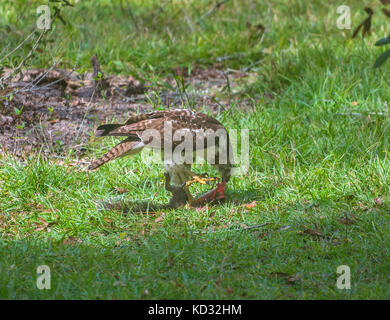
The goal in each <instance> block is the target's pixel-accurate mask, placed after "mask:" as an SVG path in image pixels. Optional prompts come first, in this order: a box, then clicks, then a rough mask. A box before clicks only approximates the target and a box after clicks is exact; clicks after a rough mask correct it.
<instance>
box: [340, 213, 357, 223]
mask: <svg viewBox="0 0 390 320" xmlns="http://www.w3.org/2000/svg"><path fill="white" fill-rule="evenodd" d="M339 222H340V223H342V224H345V225H350V224H354V223H356V222H357V221H356V218H355V216H354V215H353V214H351V217H348V216H347V215H345V216H344V218H340V219H339Z"/></svg>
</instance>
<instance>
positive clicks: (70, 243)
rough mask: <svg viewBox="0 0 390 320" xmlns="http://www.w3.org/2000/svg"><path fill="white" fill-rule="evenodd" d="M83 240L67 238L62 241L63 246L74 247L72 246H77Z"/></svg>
mask: <svg viewBox="0 0 390 320" xmlns="http://www.w3.org/2000/svg"><path fill="white" fill-rule="evenodd" d="M82 242H83V240H81V239H80V238H76V237H69V238H67V239H65V240H64V241H62V243H63V244H68V245H74V244H78V243H82Z"/></svg>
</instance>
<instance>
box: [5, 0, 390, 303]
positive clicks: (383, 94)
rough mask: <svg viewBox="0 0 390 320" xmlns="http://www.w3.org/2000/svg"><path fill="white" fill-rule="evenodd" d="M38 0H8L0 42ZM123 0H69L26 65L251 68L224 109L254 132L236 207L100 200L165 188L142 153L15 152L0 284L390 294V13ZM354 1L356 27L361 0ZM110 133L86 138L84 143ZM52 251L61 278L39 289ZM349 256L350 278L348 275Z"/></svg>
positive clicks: (187, 294) (73, 295)
mask: <svg viewBox="0 0 390 320" xmlns="http://www.w3.org/2000/svg"><path fill="white" fill-rule="evenodd" d="M29 2H31V1H16V4H14V3H13V2H12V4H9V3H10V2H7V1H5V2H4V3H3V2H2V3H1V4H0V13H1V14H3V13H4V17H5V18H4V20H3V21H2V22H1V23H2V24H3V25H1V26H0V44H1V46H0V48H3V51H2V52H1V55H4V54H5V52H9V51H10V50H12V48H14V47H16V46H17V44H18V43H20V41H21V40H22V39H24V37H25V36H26V35H28V34H29V32H31V30H32V27H33V23H35V18H36V16H35V15H34V12H35V9H34V4H30V7H29V10H26V12H25V14H24V19H18V18H17V17H18V16H19V14H20V13H21V12H22V11H23V8H24V7H23V6H27V5H28V3H29ZM113 2H114V3H115V4H112V3H111V1H100V2H99V4H98V5H96V3H95V2H93V1H82V2H81V1H80V2H79V3H77V5H76V6H75V7H74V8H65V9H66V10H64V12H63V17H64V19H65V20H66V21H68V24H67V25H66V26H63V25H61V23H57V24H56V27H55V28H54V29H53V30H51V31H50V34H49V35H48V38H47V40H46V42H45V43H44V44H43V45H44V47H43V48H42V50H44V52H48V54H38V55H36V56H34V57H32V59H31V60H29V63H30V64H31V66H32V67H46V68H49V67H50V66H51V65H52V63H53V60H56V59H58V58H60V57H61V59H62V60H61V63H60V64H59V67H61V68H72V67H73V66H74V65H75V63H76V61H77V64H78V66H79V69H82V68H86V69H87V68H89V65H90V63H89V58H90V57H91V55H92V54H93V53H94V52H97V53H98V54H99V57H100V61H101V65H102V68H103V69H104V71H105V72H107V73H108V74H118V73H120V74H132V75H133V76H136V77H139V78H142V79H147V80H149V81H155V82H159V81H160V80H161V79H164V77H166V76H167V75H169V74H171V72H172V70H173V69H174V68H177V67H193V66H200V67H203V68H220V69H223V70H227V69H234V70H245V72H246V76H245V77H243V78H242V79H241V80H240V81H238V82H237V85H236V86H235V87H234V88H232V92H231V93H229V92H226V91H225V92H221V93H220V95H221V97H225V98H226V99H230V98H232V96H234V99H233V98H232V99H231V101H232V102H231V103H232V107H231V108H230V109H229V110H227V111H225V112H220V113H219V114H218V115H217V116H216V118H217V119H218V120H219V121H221V122H222V123H223V124H224V125H225V126H226V127H227V128H228V129H241V128H247V129H250V169H249V171H248V173H247V174H246V175H242V176H237V177H233V178H232V180H231V181H230V182H229V184H228V190H227V201H226V203H224V204H219V205H213V206H211V205H210V206H208V207H205V208H202V209H201V210H195V209H185V208H184V209H179V210H158V211H157V212H152V213H146V214H143V213H137V212H136V213H132V212H129V213H127V214H124V213H123V212H119V211H117V210H102V208H101V206H100V205H99V203H100V201H101V200H107V201H109V200H112V199H117V198H119V197H122V198H123V199H125V200H126V201H153V202H156V203H166V202H167V201H168V200H169V197H170V194H169V193H168V192H167V191H165V189H164V176H163V170H162V165H161V164H158V163H154V162H149V161H145V159H147V157H146V155H145V154H138V155H137V156H135V157H132V158H124V159H119V160H116V161H113V162H111V163H109V164H107V165H105V166H103V167H101V168H100V169H99V170H97V171H96V172H86V171H84V170H81V169H80V167H78V166H74V165H72V164H74V163H75V162H77V160H78V159H77V158H76V156H75V155H74V153H72V151H71V150H70V151H69V152H68V153H67V154H66V157H65V158H61V159H62V160H63V161H59V158H55V157H53V158H47V157H43V156H40V154H39V153H37V155H36V156H29V157H26V158H25V159H22V158H20V157H19V158H17V157H15V156H13V155H11V154H6V153H2V154H1V155H0V232H1V238H0V298H3V299H14V298H18V299H389V298H390V258H389V257H390V232H389V231H390V192H389V185H390V149H389V146H390V135H389V130H390V118H389V116H388V114H389V109H388V105H387V101H388V100H389V98H390V88H389V81H388V72H389V65H388V64H385V65H384V66H383V68H381V69H379V70H374V69H372V65H373V62H374V61H375V58H376V57H377V56H378V55H379V54H380V53H381V52H382V51H381V50H382V49H380V48H377V47H374V45H373V44H374V43H375V41H376V40H378V39H380V38H382V37H384V36H387V35H388V31H387V30H388V26H389V24H388V23H386V22H387V21H386V20H385V18H384V15H383V14H382V13H379V10H376V11H377V19H374V20H373V32H372V34H371V37H369V38H366V39H364V40H362V39H361V38H358V39H351V33H352V32H351V31H350V30H346V31H342V30H339V29H337V27H336V20H337V18H338V17H339V15H338V14H337V13H336V10H337V7H338V6H339V5H340V3H339V1H328V2H326V3H320V1H318V2H315V1H307V0H294V1H282V0H275V1H269V2H268V1H249V0H243V1H238V0H231V1H228V2H226V3H225V4H224V6H223V7H222V8H219V9H216V10H214V11H213V12H211V13H210V14H208V15H207V13H208V12H209V11H210V9H212V8H213V7H214V5H215V2H214V1H166V2H160V1H151V0H149V1H131V2H130V3H131V14H130V13H129V11H128V8H127V9H126V4H125V1H123V3H124V8H125V9H124V10H121V9H120V1H113ZM370 3H371V2H370V1H364V4H366V5H369V4H370ZM287 4H288V5H287ZM343 4H346V5H350V7H351V13H352V26H353V27H356V26H357V25H358V24H359V23H360V22H361V21H362V20H363V19H364V18H365V13H364V11H363V8H364V5H363V4H358V3H357V2H356V1H343ZM126 10H127V11H126ZM5 13H6V14H5ZM205 14H206V15H205ZM247 22H249V23H250V24H251V25H252V27H250V26H247ZM259 23H261V24H262V25H263V26H264V27H265V32H264V34H261V32H259V30H257V29H256V28H255V27H254V26H255V25H257V24H259ZM10 26H12V28H11V27H10ZM28 50H29V48H28V47H27V48H21V49H20V50H18V51H17V53H16V54H15V55H13V56H12V57H10V58H7V59H6V60H5V61H2V62H1V63H3V64H4V65H5V66H8V67H13V66H16V65H17V64H18V62H20V60H21V59H22V58H23V57H24V56H25V55H26V54H27V53H28ZM243 100H245V101H247V107H246V108H242V104H240V102H241V101H243ZM183 107H186V106H185V105H183ZM197 107H198V108H199V110H203V111H204V112H208V109H207V106H202V105H199V106H197ZM386 114H387V116H386ZM92 130H93V128H91V132H92ZM114 143H115V140H110V139H107V140H105V141H104V142H103V141H101V140H100V141H93V140H91V142H90V144H88V145H87V146H86V148H87V150H88V151H87V158H93V157H96V156H100V155H102V154H103V153H104V151H105V150H106V149H107V148H108V147H109V146H113V145H114ZM103 149H104V150H103ZM201 169H202V168H198V171H199V172H201ZM115 187H116V188H115ZM118 188H123V189H127V190H129V192H128V193H125V194H119V193H118ZM194 191H199V190H195V189H194ZM259 224H261V225H262V224H264V225H262V226H258V227H256V228H247V227H248V226H254V225H259ZM39 265H48V266H49V267H50V269H51V275H52V279H51V289H50V290H38V289H37V286H36V279H37V276H38V275H37V273H36V269H37V267H38V266H39ZM340 265H347V266H349V267H350V270H351V289H350V290H340V289H338V288H337V287H336V281H337V277H338V276H339V274H337V268H338V267H339V266H340Z"/></svg>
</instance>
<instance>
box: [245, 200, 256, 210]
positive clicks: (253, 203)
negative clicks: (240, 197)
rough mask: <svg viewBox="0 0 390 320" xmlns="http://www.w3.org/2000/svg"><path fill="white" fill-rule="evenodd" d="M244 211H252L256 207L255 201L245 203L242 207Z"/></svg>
mask: <svg viewBox="0 0 390 320" xmlns="http://www.w3.org/2000/svg"><path fill="white" fill-rule="evenodd" d="M244 206H245V208H246V209H252V208H254V207H256V201H252V202H251V203H247V204H245V205H244Z"/></svg>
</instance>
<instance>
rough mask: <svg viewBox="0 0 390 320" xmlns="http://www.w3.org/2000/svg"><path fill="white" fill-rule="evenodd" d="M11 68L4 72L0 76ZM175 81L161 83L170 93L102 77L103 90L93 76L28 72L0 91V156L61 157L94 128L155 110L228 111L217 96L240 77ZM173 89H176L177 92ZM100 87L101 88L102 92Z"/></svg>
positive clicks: (218, 74) (190, 75) (195, 73)
mask: <svg viewBox="0 0 390 320" xmlns="http://www.w3.org/2000/svg"><path fill="white" fill-rule="evenodd" d="M10 71H11V70H9V69H8V70H7V69H4V70H3V75H5V74H7V72H10ZM175 73H176V75H178V76H180V77H181V78H183V81H184V83H185V86H186V88H187V89H186V91H185V92H183V91H182V90H178V89H177V88H178V87H179V85H178V83H177V79H176V80H175V79H174V78H173V77H172V78H170V79H166V80H165V84H168V86H170V87H171V88H172V90H171V91H169V90H167V89H164V90H165V91H164V90H162V89H161V87H158V86H157V85H153V84H150V83H140V82H139V81H138V80H136V79H135V78H133V77H131V76H106V77H104V86H102V85H101V84H102V83H100V86H99V83H98V82H99V81H100V80H99V79H98V78H97V76H96V74H98V73H97V72H94V73H92V72H91V73H84V74H79V73H77V72H75V71H67V70H50V69H49V70H45V69H32V70H27V71H24V72H23V73H20V74H19V75H18V76H17V77H14V78H13V79H12V81H10V82H9V83H6V85H7V89H4V90H0V97H1V100H0V148H1V149H0V152H9V153H13V154H15V155H22V154H26V153H29V152H32V151H35V150H37V149H40V150H41V152H43V153H44V154H62V153H63V152H65V151H67V150H68V149H69V148H71V149H73V150H76V151H78V152H79V153H83V152H84V151H85V146H86V145H87V144H88V142H89V141H90V139H92V138H93V132H94V128H96V126H97V125H98V124H100V123H106V122H110V121H112V120H113V119H115V120H116V121H123V120H125V119H127V118H128V117H130V116H131V115H132V114H134V113H143V112H148V111H152V110H155V109H156V108H162V107H164V108H170V107H191V108H201V107H203V106H207V107H208V108H209V109H210V110H211V112H212V113H214V114H215V113H218V112H221V111H226V110H228V109H229V106H230V101H229V100H228V99H219V98H218V99H217V98H216V93H218V92H222V91H224V90H225V89H226V88H227V87H229V90H230V89H231V88H232V87H234V85H235V82H234V80H235V79H237V78H239V77H242V76H243V75H242V74H233V75H229V78H227V75H226V74H225V73H224V72H223V71H221V70H218V69H210V70H207V69H201V68H198V67H195V68H194V69H193V70H192V71H191V72H189V71H188V69H180V68H178V69H176V70H175ZM175 88H176V89H175ZM103 89H104V90H103Z"/></svg>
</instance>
